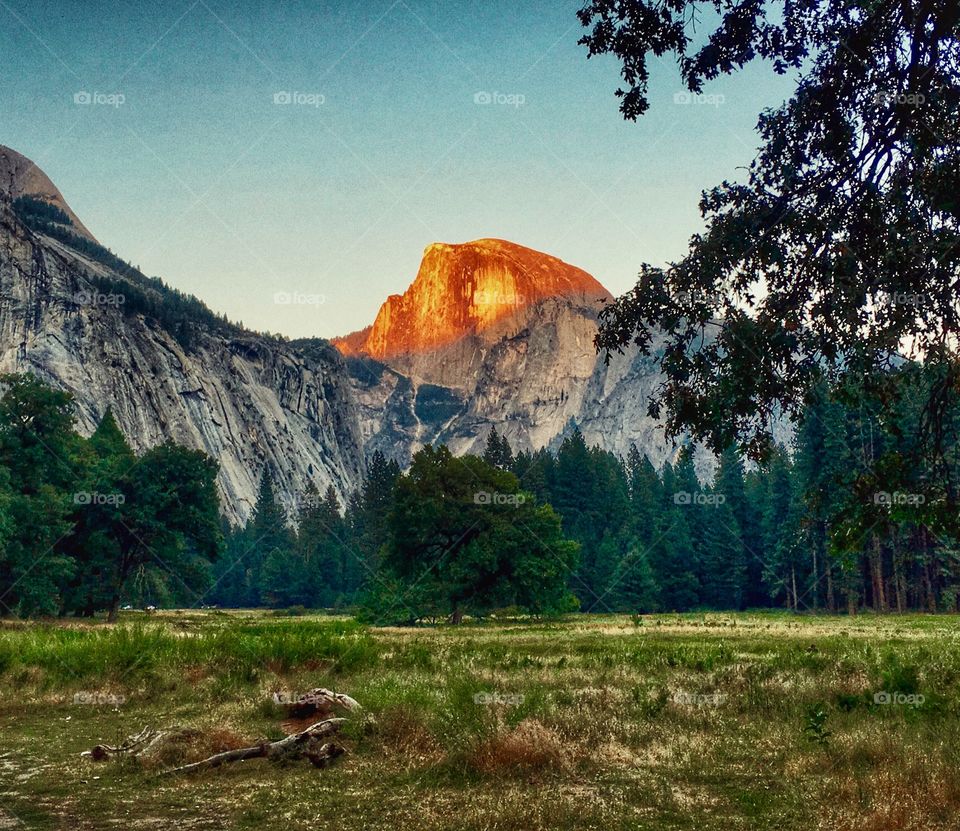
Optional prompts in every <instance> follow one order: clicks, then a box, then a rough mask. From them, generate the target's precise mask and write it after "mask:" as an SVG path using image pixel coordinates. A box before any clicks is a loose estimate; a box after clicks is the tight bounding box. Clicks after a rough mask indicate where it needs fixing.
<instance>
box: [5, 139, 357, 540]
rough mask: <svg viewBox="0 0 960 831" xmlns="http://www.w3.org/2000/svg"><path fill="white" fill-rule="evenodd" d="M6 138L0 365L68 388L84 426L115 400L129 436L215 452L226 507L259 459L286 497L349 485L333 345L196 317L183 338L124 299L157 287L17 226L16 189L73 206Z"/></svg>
mask: <svg viewBox="0 0 960 831" xmlns="http://www.w3.org/2000/svg"><path fill="white" fill-rule="evenodd" d="M11 152H12V151H7V150H6V149H5V148H4V149H3V151H2V152H0V371H3V372H32V373H34V374H36V375H37V376H39V377H41V378H43V379H45V380H46V381H48V382H49V383H51V384H52V385H54V386H55V387H57V388H60V389H63V390H67V391H69V392H70V393H72V394H73V396H74V398H75V399H76V403H77V419H78V427H79V429H80V430H81V431H82V432H85V433H90V432H91V431H92V430H93V429H94V428H95V427H96V424H97V423H98V421H99V419H100V418H101V417H102V416H103V414H104V412H105V411H106V409H107V408H108V407H109V408H110V409H111V410H112V411H113V413H114V415H115V417H116V419H117V422H118V424H119V426H120V428H121V429H122V430H123V432H124V434H125V435H126V437H127V439H128V440H129V441H130V443H131V444H132V445H133V446H134V448H135V449H137V450H143V449H145V448H148V447H151V446H153V445H156V444H158V443H160V442H162V441H164V440H166V439H173V440H174V441H176V442H178V443H180V444H183V445H186V446H187V447H191V448H197V449H200V450H204V451H206V452H207V453H208V454H209V455H211V456H212V457H213V458H215V459H216V460H218V461H219V463H220V475H219V487H220V490H221V492H222V496H223V506H224V511H225V513H226V515H227V516H228V517H229V518H230V519H231V520H233V521H237V520H241V519H243V518H245V517H246V516H248V515H249V512H250V509H251V507H252V505H253V502H254V500H255V498H256V491H257V484H258V481H259V477H260V475H261V472H262V470H263V469H264V467H265V466H269V468H270V470H271V471H272V472H273V474H274V475H275V477H276V479H277V486H278V490H279V491H280V493H281V495H282V496H283V497H284V498H285V499H287V500H289V501H291V502H292V501H293V500H294V499H295V498H296V496H297V495H298V494H299V493H301V492H302V491H303V489H304V488H305V487H306V485H307V483H308V482H311V481H312V482H314V483H315V484H316V485H317V486H318V488H320V490H321V491H322V490H323V489H324V488H326V486H327V485H328V484H332V485H334V487H335V488H336V490H337V491H338V492H339V493H340V495H341V496H343V497H345V496H346V495H347V494H348V493H349V492H350V491H351V490H352V489H353V488H354V487H356V485H357V484H358V483H359V481H360V479H361V477H362V471H363V464H364V463H363V458H364V457H363V447H362V440H361V436H360V431H359V424H360V418H359V413H358V410H357V407H356V405H355V403H354V397H353V394H352V391H351V389H350V386H349V383H348V380H347V373H346V369H345V367H344V363H343V359H342V358H341V356H340V354H339V352H338V351H337V350H336V349H334V348H333V347H332V346H330V345H329V344H328V343H327V342H325V341H309V342H304V343H303V344H301V345H300V346H298V347H295V346H292V345H290V344H287V343H283V342H281V341H278V340H275V339H272V338H269V337H265V336H261V335H257V334H254V333H251V332H247V331H245V330H242V329H240V328H239V327H235V326H232V325H229V324H223V325H221V326H212V327H208V328H201V329H200V330H199V332H198V334H196V336H195V337H193V338H192V339H191V341H192V342H191V343H190V344H189V345H186V346H185V345H183V344H182V343H181V340H182V339H178V338H177V337H175V336H174V334H173V333H171V331H169V330H168V328H166V327H165V326H164V325H163V324H161V323H159V322H158V320H157V319H155V318H154V317H151V315H150V314H146V313H142V312H135V311H134V310H133V309H131V308H130V306H129V304H128V303H125V302H124V300H125V299H128V298H125V297H124V289H123V286H124V285H126V286H128V287H129V289H130V291H131V292H133V291H136V292H138V293H140V294H141V295H142V294H143V293H147V294H149V293H151V292H152V293H153V294H152V295H151V296H153V298H154V300H155V301H156V302H157V303H160V304H162V303H163V302H164V295H163V292H162V291H161V290H160V289H158V288H157V287H155V286H152V285H150V284H149V283H147V284H146V285H139V286H137V285H134V283H133V282H131V280H130V278H129V275H126V276H124V275H121V274H120V273H118V271H117V270H116V269H112V268H110V267H109V266H106V265H103V264H102V263H101V262H98V261H96V260H94V259H92V258H90V257H88V256H85V255H83V254H80V253H78V252H77V251H76V250H75V249H74V248H73V247H70V246H68V245H65V244H63V243H62V242H60V241H58V240H56V239H53V238H52V237H49V236H45V235H43V234H38V233H35V232H33V231H30V230H29V229H28V228H27V227H25V226H24V224H23V223H22V222H21V221H20V220H19V219H18V218H17V216H16V215H15V213H14V211H13V210H12V200H13V198H15V197H16V196H19V195H23V194H27V195H32V196H34V197H35V198H40V199H43V200H44V201H49V202H50V203H51V204H57V206H58V207H60V208H61V209H62V210H64V211H65V212H67V215H68V216H71V217H72V212H68V210H69V209H68V208H67V207H66V203H65V202H64V201H63V197H62V196H61V195H60V194H59V191H57V190H56V188H55V187H53V185H52V183H50V181H49V179H47V177H46V176H44V175H43V174H42V172H40V171H38V170H37V169H36V168H32V171H31V172H30V173H29V174H24V172H23V171H24V169H25V165H24V163H23V162H21V161H18V160H17V159H16V158H14V164H13V165H11V163H10V159H11V158H13V157H11V156H10V153H11ZM4 159H6V161H4ZM19 159H23V157H22V156H21V157H19ZM11 169H12V170H13V173H11ZM18 171H19V173H18ZM11 182H13V187H12V189H11V185H10V183H11ZM80 228H82V226H79V225H78V226H77V228H76V230H77V231H78V232H79V229H80ZM83 236H85V237H88V238H89V239H91V240H92V239H93V238H92V237H90V236H89V232H87V231H86V229H83ZM104 281H109V285H110V286H111V287H112V288H111V290H110V291H109V292H107V291H106V290H105V289H104V288H103V286H104V284H105V283H104ZM117 286H119V287H120V288H119V289H118V288H117Z"/></svg>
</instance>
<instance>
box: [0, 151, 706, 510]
mask: <svg viewBox="0 0 960 831" xmlns="http://www.w3.org/2000/svg"><path fill="white" fill-rule="evenodd" d="M610 298H611V295H610V293H609V292H608V291H607V290H606V289H605V288H604V287H603V286H602V285H601V284H600V283H599V282H598V281H597V280H596V279H594V278H593V277H592V276H590V275H589V274H587V273H586V272H585V271H583V270H582V269H579V268H576V267H575V266H572V265H569V264H567V263H565V262H563V261H561V260H559V259H557V258H556V257H552V256H550V255H548V254H543V253H540V252H537V251H534V250H532V249H529V248H524V247H523V246H520V245H516V244H514V243H511V242H506V241H504V240H496V239H481V240H476V241H474V242H468V243H463V244H456V245H452V244H444V243H435V244H432V245H430V246H428V247H427V249H426V251H425V252H424V256H423V261H422V263H421V266H420V269H419V271H418V273H417V275H416V277H415V279H414V280H413V282H412V283H411V284H410V286H409V287H408V288H407V290H406V291H405V292H404V293H403V294H402V295H394V296H391V297H389V298H388V299H387V300H386V301H385V302H384V304H383V305H382V307H381V309H380V311H379V313H378V314H377V316H376V319H375V320H374V322H373V323H372V324H371V325H370V326H369V327H367V328H366V329H364V330H362V331H360V332H355V333H353V334H350V335H347V336H345V337H342V338H338V339H336V340H335V341H334V342H333V345H331V343H330V342H328V341H325V340H321V339H311V340H302V341H294V342H287V341H283V340H279V339H277V338H275V337H272V336H266V335H261V334H257V333H254V332H250V331H246V330H244V329H242V328H240V327H238V326H236V325H234V324H231V323H230V322H229V321H227V320H226V319H224V318H222V317H220V316H218V315H215V314H214V313H213V312H211V311H210V310H209V309H208V308H207V307H206V306H204V305H203V304H202V303H201V302H200V301H199V300H197V299H196V298H193V297H190V296H187V295H183V294H181V293H179V292H176V291H174V290H172V289H170V288H169V287H167V286H166V285H165V284H163V283H162V282H161V281H160V280H158V279H156V278H150V277H146V276H145V275H143V274H142V273H140V272H139V271H138V270H137V269H135V268H133V267H132V266H130V265H129V264H128V263H125V262H124V261H123V260H121V259H119V258H118V257H117V256H116V255H114V254H113V253H112V252H110V251H109V250H108V249H106V248H103V247H102V246H101V245H100V244H99V243H98V242H97V240H96V239H95V237H94V236H93V235H92V234H91V233H90V232H89V231H88V230H87V228H86V227H85V226H84V225H83V224H82V223H81V221H80V220H79V218H78V217H77V216H76V215H75V214H74V213H73V211H72V210H71V209H70V206H69V205H68V204H67V202H66V200H65V199H64V198H63V195H62V194H61V193H60V191H59V190H58V189H57V188H56V186H55V185H54V184H53V183H52V182H51V181H50V179H49V178H47V176H46V175H45V174H44V173H43V172H42V171H41V170H39V169H38V168H37V167H36V166H35V165H33V164H32V163H31V162H30V161H29V160H28V159H26V158H24V157H23V156H21V155H19V154H18V153H16V152H14V151H12V150H10V149H8V148H5V147H0V372H14V371H15V372H24V371H29V372H33V373H35V374H37V375H38V376H40V377H42V378H44V379H46V380H47V381H48V382H50V383H51V384H53V385H54V386H56V387H59V388H61V389H64V390H67V391H69V392H71V393H72V394H73V396H74V398H75V399H76V402H77V408H78V413H77V416H78V420H79V426H80V429H81V430H83V431H85V432H88V433H89V432H91V431H92V430H93V429H94V428H95V426H96V424H97V423H98V421H99V419H100V418H101V417H102V416H103V413H104V412H105V411H106V410H107V408H110V409H111V410H112V411H113V413H114V415H115V416H116V418H117V421H118V423H119V425H120V427H121V429H122V430H123V431H124V433H125V435H126V436H127V438H128V440H129V441H130V442H131V444H132V445H133V446H134V447H135V448H136V449H137V450H143V449H145V448H147V447H150V446H153V445H155V444H157V443H159V442H161V441H164V440H165V439H173V440H175V441H177V442H178V443H181V444H184V445H186V446H188V447H193V448H198V449H202V450H204V451H205V452H207V453H208V454H210V455H211V456H212V457H214V458H215V459H217V460H218V461H219V463H220V478H219V485H220V489H221V491H222V495H223V502H224V510H225V512H226V514H227V516H228V517H229V518H230V519H231V520H233V521H239V520H243V519H244V518H246V517H247V516H248V515H249V513H250V510H251V508H252V505H253V502H254V500H255V496H256V488H257V484H258V480H259V477H260V475H261V472H262V470H263V469H264V468H265V467H269V468H270V470H271V471H272V472H273V473H274V475H275V477H276V479H277V485H278V489H279V491H280V493H281V495H282V497H283V498H284V499H285V500H286V501H287V502H288V503H289V504H291V505H292V504H293V503H294V502H295V501H296V499H297V496H298V495H299V494H301V493H302V492H303V490H304V488H305V487H306V485H307V483H308V482H314V483H315V484H316V485H317V486H318V487H319V488H320V489H321V490H323V489H325V488H326V486H327V485H328V484H332V485H333V486H334V487H335V489H336V490H337V491H338V493H339V494H340V495H341V497H342V498H346V497H347V495H348V494H349V493H350V492H351V491H352V490H353V489H354V488H355V487H356V486H357V485H358V484H359V482H360V479H361V477H362V475H363V470H364V467H365V462H366V460H367V459H368V458H369V456H370V455H371V454H372V453H373V452H374V451H376V450H382V451H383V452H384V453H386V454H387V455H388V456H390V457H393V458H396V459H397V460H398V461H400V462H401V463H403V464H405V463H407V462H408V461H409V459H410V457H411V456H412V454H413V453H414V452H416V450H417V449H418V448H419V447H421V446H422V445H424V444H426V443H428V442H432V443H437V442H443V443H446V444H447V445H448V446H449V447H450V448H451V449H452V450H453V451H454V452H456V453H465V452H471V451H473V452H479V451H480V450H481V449H482V447H483V445H484V443H485V441H486V437H487V435H488V433H489V431H490V429H491V428H492V427H494V426H495V427H496V428H497V429H498V430H499V431H500V432H501V433H502V434H504V435H506V436H507V438H508V439H509V440H510V442H511V444H512V445H513V447H514V448H515V449H516V450H521V449H522V450H531V449H538V448H541V447H556V446H557V445H558V444H559V443H560V441H562V439H563V437H564V436H565V435H566V434H567V433H569V432H570V431H571V430H572V429H574V427H575V426H576V427H579V428H580V430H581V431H582V432H583V434H584V436H585V437H586V440H587V442H588V443H590V444H599V445H600V446H602V447H604V448H606V449H608V450H612V451H614V452H617V453H624V454H625V453H626V451H627V450H628V449H629V447H630V444H631V443H635V444H636V445H637V446H638V447H639V448H640V449H642V450H643V451H645V452H646V453H647V454H648V455H649V456H650V458H651V460H652V461H653V462H654V464H656V465H659V464H661V463H662V462H663V461H665V460H666V459H668V458H672V457H674V456H675V455H676V448H675V447H673V446H672V445H671V444H669V443H667V442H666V441H665V440H664V437H663V434H662V432H661V431H660V429H659V427H658V424H657V423H656V422H655V421H653V420H652V419H650V418H649V417H648V416H647V415H646V401H647V398H648V397H649V395H650V393H651V392H652V390H653V389H654V387H655V386H656V384H657V382H658V379H659V375H658V373H657V370H656V367H655V366H654V365H653V363H652V361H651V360H650V359H649V358H644V357H643V356H640V355H638V354H635V353H631V354H627V355H623V356H618V357H616V358H615V359H614V360H612V361H611V363H610V364H609V365H607V364H605V363H604V362H603V360H601V359H600V358H599V357H598V356H597V354H596V352H595V349H594V346H593V340H594V336H595V334H596V331H597V325H598V323H597V319H598V318H597V316H598V313H599V311H600V310H601V308H602V307H603V304H604V303H606V302H607V301H608V300H610ZM708 466H709V460H707V461H704V462H703V463H702V464H701V467H702V468H703V469H704V470H706V469H707V467H708Z"/></svg>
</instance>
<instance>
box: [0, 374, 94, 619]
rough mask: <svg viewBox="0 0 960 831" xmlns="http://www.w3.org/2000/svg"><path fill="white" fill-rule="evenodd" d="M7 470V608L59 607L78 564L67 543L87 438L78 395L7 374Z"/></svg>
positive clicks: (2, 425) (0, 561) (0, 461)
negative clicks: (78, 420) (76, 405)
mask: <svg viewBox="0 0 960 831" xmlns="http://www.w3.org/2000/svg"><path fill="white" fill-rule="evenodd" d="M0 384H2V385H3V387H5V391H4V393H3V396H2V398H0V469H2V470H3V471H4V473H3V481H5V482H7V483H9V490H7V491H6V493H5V494H4V498H3V503H4V505H3V514H2V519H3V525H4V527H5V540H4V545H3V547H2V549H0V554H2V556H0V608H3V609H5V610H7V611H12V612H14V613H16V614H22V615H30V614H41V613H43V614H54V613H56V612H57V611H59V609H60V593H61V588H62V586H63V583H64V581H66V580H67V579H68V578H69V577H71V576H72V575H73V574H74V573H75V564H74V562H73V560H72V559H71V557H70V556H69V555H68V554H67V553H65V552H64V551H63V550H62V546H61V543H62V542H63V541H64V539H65V538H66V537H67V536H68V535H69V533H70V531H71V528H72V523H71V520H70V512H71V510H72V508H73V503H74V495H75V494H77V493H78V492H79V491H80V487H79V485H80V481H81V476H82V470H83V455H84V452H85V448H84V445H83V441H82V440H81V439H80V437H79V436H78V435H77V434H76V433H75V432H74V431H73V400H72V398H71V397H70V395H69V394H67V393H64V392H59V391H56V390H53V389H50V387H48V386H46V385H45V384H43V383H42V382H41V381H40V380H39V379H38V378H36V377H35V376H33V375H4V376H2V377H0Z"/></svg>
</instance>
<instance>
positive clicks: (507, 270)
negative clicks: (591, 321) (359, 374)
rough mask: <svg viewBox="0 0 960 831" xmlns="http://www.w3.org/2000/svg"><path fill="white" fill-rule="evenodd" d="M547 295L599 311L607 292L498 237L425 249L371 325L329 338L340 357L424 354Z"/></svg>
mask: <svg viewBox="0 0 960 831" xmlns="http://www.w3.org/2000/svg"><path fill="white" fill-rule="evenodd" d="M548 297H570V298H573V299H575V300H577V301H578V302H580V303H583V304H584V305H587V306H591V307H597V308H599V306H600V304H601V303H603V302H605V301H607V300H610V299H611V295H610V293H609V292H608V291H607V290H606V289H605V288H604V287H603V286H602V285H600V283H599V282H597V280H595V279H594V278H593V277H591V276H590V275H589V274H587V272H585V271H583V270H582V269H579V268H576V267H575V266H572V265H569V264H568V263H565V262H563V261H562V260H559V259H557V258H556V257H551V256H550V255H549V254H543V253H541V252H539V251H534V250H533V249H531V248H524V247H523V246H522V245H517V244H516V243H512V242H506V241H505V240H499V239H480V240H475V241H473V242H466V243H463V244H460V245H449V244H447V243H434V244H433V245H429V246H427V248H426V250H425V251H424V254H423V260H422V262H421V263H420V270H419V271H418V272H417V276H416V279H415V280H414V281H413V283H411V285H410V287H409V288H408V289H407V290H406V291H405V292H404V293H403V294H402V295H397V294H395V295H391V296H390V297H388V298H387V300H386V302H385V303H384V304H383V305H382V306H381V307H380V312H379V313H378V314H377V319H376V320H375V321H374V323H373V325H372V326H369V327H367V328H366V329H362V330H360V331H359V332H353V333H352V334H349V335H346V336H344V337H342V338H337V339H335V340H334V341H333V343H334V345H335V346H336V347H337V348H338V349H339V350H340V351H341V352H342V353H344V354H346V355H350V354H357V353H362V354H366V355H370V356H372V357H374V358H380V359H384V358H391V357H395V356H397V355H404V354H415V353H420V352H425V351H428V350H431V349H436V348H437V347H440V346H443V345H445V344H448V343H452V342H454V341H456V340H459V339H460V338H462V337H464V336H465V335H467V334H469V333H471V332H482V331H483V330H484V329H485V328H487V327H488V326H491V325H492V324H493V323H495V322H496V321H498V320H500V319H501V318H504V317H507V316H509V315H514V314H517V313H519V312H522V311H523V309H524V307H526V306H529V305H531V304H533V303H536V302H537V301H539V300H542V299H544V298H548Z"/></svg>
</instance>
